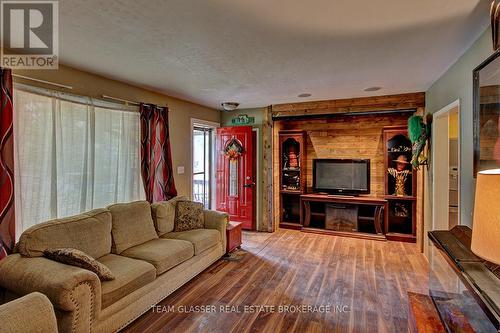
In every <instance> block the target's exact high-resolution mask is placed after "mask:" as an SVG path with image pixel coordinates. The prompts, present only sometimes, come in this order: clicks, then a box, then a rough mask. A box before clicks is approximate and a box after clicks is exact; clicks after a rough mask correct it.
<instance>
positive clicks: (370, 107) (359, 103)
mask: <svg viewBox="0 0 500 333" xmlns="http://www.w3.org/2000/svg"><path fill="white" fill-rule="evenodd" d="M424 106H425V93H423V92H417V93H407V94H398V95H385V96H374V97H359V98H347V99H335V100H326V101H314V102H302V103H286V104H275V105H272V116H273V118H279V117H296V116H317V115H329V114H330V115H331V114H345V113H362V112H363V113H364V112H374V111H397V110H409V109H417V108H420V107H424Z"/></svg>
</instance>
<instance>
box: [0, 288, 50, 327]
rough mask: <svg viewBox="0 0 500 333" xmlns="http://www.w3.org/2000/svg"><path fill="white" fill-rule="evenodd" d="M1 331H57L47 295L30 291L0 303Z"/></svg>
mask: <svg viewBox="0 0 500 333" xmlns="http://www.w3.org/2000/svg"><path fill="white" fill-rule="evenodd" d="M0 332H2V333H27V332H30V333H57V322H56V316H55V314H54V307H53V306H52V303H50V301H49V299H48V298H47V296H45V295H43V294H40V293H31V294H29V295H26V296H24V297H21V298H18V299H16V300H13V301H12V302H9V303H6V304H3V305H0Z"/></svg>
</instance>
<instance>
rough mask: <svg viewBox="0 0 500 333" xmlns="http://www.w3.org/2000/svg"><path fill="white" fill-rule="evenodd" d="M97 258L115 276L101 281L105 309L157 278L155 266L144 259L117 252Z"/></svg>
mask: <svg viewBox="0 0 500 333" xmlns="http://www.w3.org/2000/svg"><path fill="white" fill-rule="evenodd" d="M97 260H98V261H99V262H100V263H101V264H103V265H105V266H106V267H108V268H109V270H110V271H111V273H113V275H114V276H115V279H114V280H112V281H104V282H101V295H102V308H103V309H104V308H106V307H108V306H110V305H111V304H113V303H115V302H116V301H118V300H119V299H121V298H123V297H125V296H127V295H128V294H130V293H132V292H134V291H135V290H137V289H139V288H141V287H143V286H145V285H147V284H149V283H151V282H153V281H154V280H155V279H156V270H155V268H154V266H153V265H151V264H149V263H147V262H145V261H142V260H136V259H131V258H127V257H123V256H119V255H116V254H108V255H106V256H104V257H101V258H99V259H97Z"/></svg>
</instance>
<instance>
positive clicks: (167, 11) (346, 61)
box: [59, 0, 490, 108]
mask: <svg viewBox="0 0 500 333" xmlns="http://www.w3.org/2000/svg"><path fill="white" fill-rule="evenodd" d="M489 3H490V1H488V0H485V1H483V0H418V1H415V0H364V1H354V0H307V1H304V0H175V1H168V0H167V1H166V0H106V1H103V0H85V1H82V0H61V1H59V4H60V28H59V31H60V36H61V43H60V60H61V62H62V63H64V64H67V65H70V66H74V67H77V68H81V69H84V70H88V71H91V72H94V73H98V74H101V75H104V76H107V77H112V78H116V79H119V80H122V81H126V82H130V83H133V84H136V85H141V86H145V87H148V88H151V89H153V90H156V91H160V92H164V93H167V94H169V95H172V96H176V97H179V98H183V99H187V100H190V101H194V102H197V103H200V104H203V105H207V106H210V107H214V108H220V103H221V102H222V101H237V102H240V103H241V106H240V107H241V108H248V107H259V106H265V105H269V104H277V103H285V102H295V101H308V100H322V99H334V98H348V97H358V96H372V95H385V94H393V93H404V92H415V91H425V90H426V89H427V88H429V86H430V85H431V84H432V83H433V82H434V81H435V80H436V79H437V78H439V77H440V76H441V74H443V73H444V72H445V71H446V69H447V68H448V67H449V66H450V65H452V64H453V63H454V62H455V61H456V60H457V59H458V57H459V56H460V55H461V54H463V52H464V51H465V50H466V49H467V48H468V47H469V46H470V45H471V44H472V43H473V41H474V40H475V39H476V38H477V37H478V36H479V35H480V34H481V33H482V32H483V31H484V29H485V28H486V26H487V24H488V17H489V13H488V11H489ZM370 86H381V87H383V88H384V89H383V90H380V91H377V92H372V93H367V92H364V91H363V89H364V88H366V87H370ZM300 93H311V94H312V96H311V97H309V98H302V99H301V98H297V95H298V94H300Z"/></svg>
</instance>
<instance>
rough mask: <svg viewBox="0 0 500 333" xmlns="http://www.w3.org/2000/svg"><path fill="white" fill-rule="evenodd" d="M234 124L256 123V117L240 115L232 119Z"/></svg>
mask: <svg viewBox="0 0 500 333" xmlns="http://www.w3.org/2000/svg"><path fill="white" fill-rule="evenodd" d="M231 123H232V124H233V125H248V124H253V123H255V117H249V116H248V115H247V114H242V115H239V116H237V117H235V118H233V119H231Z"/></svg>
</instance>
